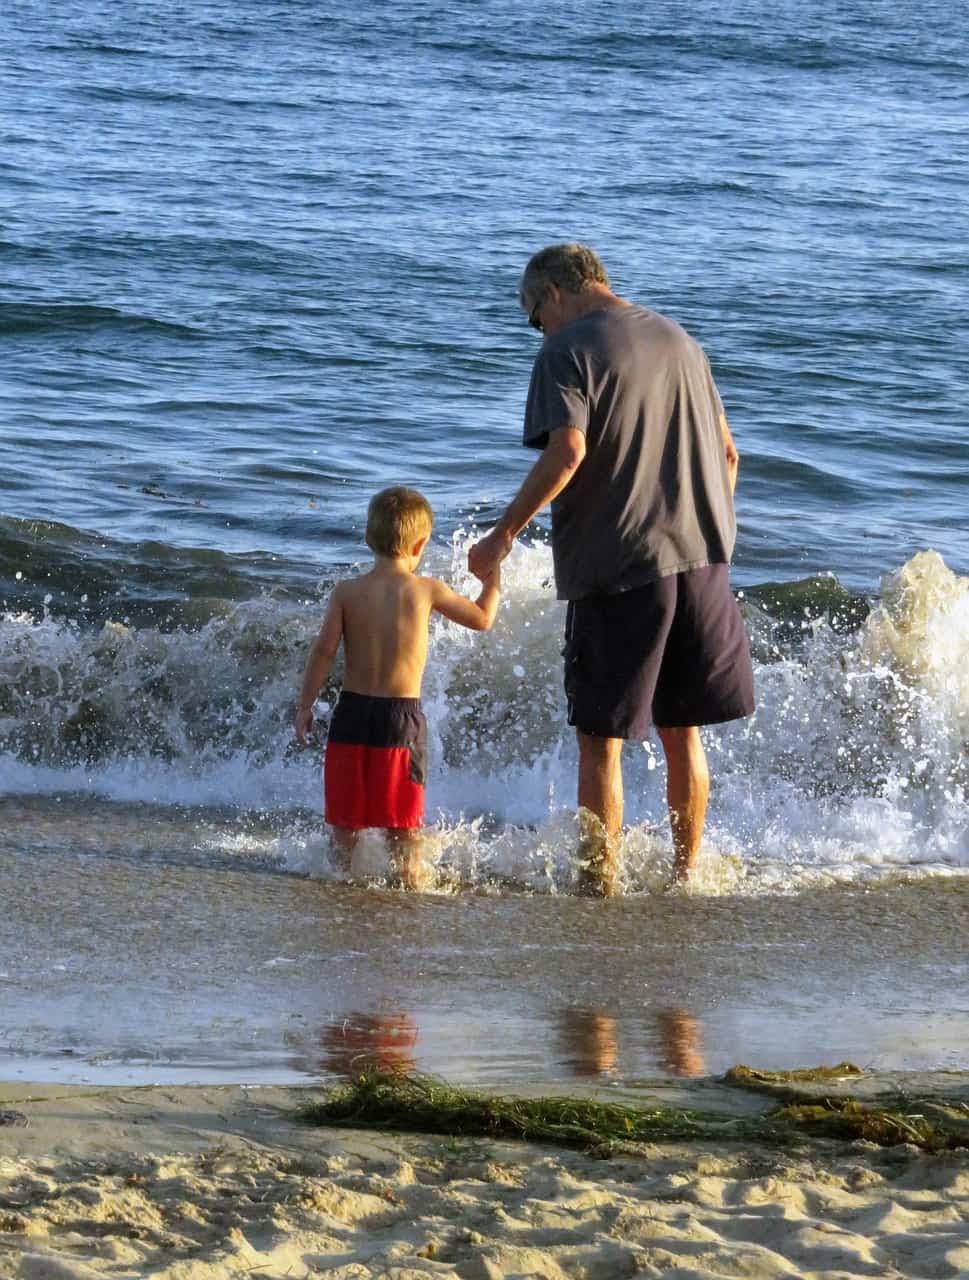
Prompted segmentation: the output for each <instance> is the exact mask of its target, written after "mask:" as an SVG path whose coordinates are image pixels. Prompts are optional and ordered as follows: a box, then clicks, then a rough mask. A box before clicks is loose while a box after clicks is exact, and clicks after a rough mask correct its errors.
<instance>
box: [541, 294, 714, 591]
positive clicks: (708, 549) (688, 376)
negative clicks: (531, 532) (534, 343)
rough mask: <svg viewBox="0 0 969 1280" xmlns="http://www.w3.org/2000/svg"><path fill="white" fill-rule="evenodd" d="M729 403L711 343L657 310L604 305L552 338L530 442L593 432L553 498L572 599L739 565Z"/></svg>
mask: <svg viewBox="0 0 969 1280" xmlns="http://www.w3.org/2000/svg"><path fill="white" fill-rule="evenodd" d="M722 412H723V406H722V404H721V402H720V396H719V394H718V392H717V388H716V386H715V384H714V381H713V375H712V374H711V372H710V366H709V364H708V362H707V358H706V356H705V355H704V353H703V350H702V348H701V347H700V345H699V343H697V342H695V341H694V340H693V338H691V337H690V336H689V334H687V333H685V332H684V330H683V329H681V328H680V326H679V325H678V324H675V323H674V322H673V321H672V320H668V319H667V318H666V317H665V316H661V315H658V314H657V313H656V312H655V311H648V310H647V309H646V308H645V307H636V306H610V307H604V308H602V309H601V310H597V311H593V312H590V313H589V314H587V315H584V316H581V317H580V318H579V319H578V320H574V321H573V322H572V323H571V324H568V325H566V326H565V327H564V328H562V329H559V330H558V331H557V332H556V333H554V334H551V335H550V336H549V337H547V338H546V339H545V341H544V342H543V344H542V349H541V351H540V352H539V354H538V357H537V358H536V360H535V367H534V369H533V370H532V380H531V385H530V386H529V389H528V402H527V404H526V407H525V431H524V443H525V444H526V445H529V446H531V447H533V448H536V449H544V447H545V445H546V444H547V443H548V438H549V434H550V433H551V432H552V431H555V430H557V429H559V428H562V427H575V428H576V429H577V430H579V431H582V432H584V433H585V437H586V455H585V459H584V460H583V462H582V464H581V466H580V467H579V469H578V471H577V472H576V473H575V475H574V476H573V478H572V480H571V481H570V483H569V485H568V486H567V488H566V489H564V490H563V492H562V493H561V494H559V496H558V497H557V498H556V499H555V500H554V502H553V503H552V555H553V560H554V563H555V582H556V588H557V593H558V597H559V599H560V600H580V599H582V598H583V597H584V596H591V595H608V594H613V593H615V592H619V591H628V590H630V589H631V588H633V587H639V586H643V585H645V584H646V583H647V582H652V581H653V580H654V579H656V578H661V577H664V576H665V575H667V574H671V573H680V572H683V571H684V570H686V569H698V568H700V567H702V566H703V565H708V564H726V563H728V562H729V560H730V555H731V552H732V551H733V544H734V538H735V536H736V523H735V517H734V506H733V497H732V495H731V492H730V481H729V476H728V472H727V461H726V454H725V450H724V443H723V436H722V433H721V429H720V414H721V413H722Z"/></svg>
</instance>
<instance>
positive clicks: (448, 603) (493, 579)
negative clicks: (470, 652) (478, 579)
mask: <svg viewBox="0 0 969 1280" xmlns="http://www.w3.org/2000/svg"><path fill="white" fill-rule="evenodd" d="M500 596H501V569H500V568H499V569H495V571H494V572H493V573H491V574H490V575H489V576H488V577H487V578H486V579H485V581H484V582H483V583H482V585H481V594H480V595H479V596H478V598H477V600H469V599H468V597H467V596H459V595H458V593H457V592H456V591H452V590H451V588H450V587H448V586H445V584H444V583H443V582H438V580H437V578H432V579H431V608H432V609H433V610H434V611H435V613H440V614H443V615H444V617H445V618H450V619H451V621H452V622H457V623H459V624H460V625H461V626H462V627H470V628H471V630H472V631H490V630H491V628H492V626H493V625H494V621H495V617H496V615H497V613H498V601H499V598H500Z"/></svg>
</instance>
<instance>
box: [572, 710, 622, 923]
mask: <svg viewBox="0 0 969 1280" xmlns="http://www.w3.org/2000/svg"><path fill="white" fill-rule="evenodd" d="M576 736H577V737H578V741H579V822H580V839H579V853H580V857H581V860H582V862H583V863H584V867H583V873H582V876H581V879H580V889H581V891H582V892H584V893H589V894H593V895H595V896H597V897H602V898H611V897H612V895H613V894H614V893H615V892H616V880H617V878H618V875H619V833H620V831H621V830H622V738H599V737H596V736H595V735H593V734H589V733H582V732H581V731H580V732H578V733H577V735H576ZM582 810H586V811H587V815H588V814H591V815H593V816H594V818H596V819H598V821H597V822H594V821H591V820H590V819H589V818H588V816H584V815H583V813H582Z"/></svg>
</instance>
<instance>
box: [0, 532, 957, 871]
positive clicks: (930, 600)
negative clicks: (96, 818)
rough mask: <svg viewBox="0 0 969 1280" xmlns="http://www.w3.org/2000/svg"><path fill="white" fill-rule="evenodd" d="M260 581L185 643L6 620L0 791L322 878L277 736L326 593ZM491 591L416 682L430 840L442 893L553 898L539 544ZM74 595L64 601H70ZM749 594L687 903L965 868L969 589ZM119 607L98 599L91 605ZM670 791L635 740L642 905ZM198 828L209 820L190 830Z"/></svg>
mask: <svg viewBox="0 0 969 1280" xmlns="http://www.w3.org/2000/svg"><path fill="white" fill-rule="evenodd" d="M143 550H144V549H143ZM464 553H465V538H464V536H463V535H462V534H460V533H459V534H458V535H456V537H455V539H454V543H453V545H452V547H451V550H450V560H449V561H447V560H446V559H445V561H444V562H443V563H438V564H436V565H434V566H432V571H435V572H438V573H441V574H442V575H443V576H446V577H449V578H450V579H451V580H452V581H453V582H455V584H456V585H458V586H459V587H460V586H461V585H462V583H463V582H464V581H465V580H464V571H463V569H462V566H463V563H464ZM186 554H187V553H186ZM199 554H201V553H199ZM162 559H164V557H162ZM256 560H258V558H255V559H254V565H255V569H256V570H258V572H255V571H254V572H253V574H252V575H251V576H250V575H249V573H248V569H247V567H246V566H245V565H243V566H241V568H239V573H240V575H241V579H243V580H244V586H245V590H242V589H240V591H239V593H238V594H241V595H243V596H246V595H249V596H250V598H242V599H237V600H235V601H233V600H231V599H223V600H222V601H221V602H220V605H219V608H218V609H211V610H207V611H204V612H203V613H202V614H201V615H199V616H198V617H197V618H196V620H195V621H194V622H191V621H189V620H188V617H189V615H188V614H186V615H184V616H183V617H182V618H181V620H180V621H179V622H177V624H173V623H172V622H171V620H170V619H169V621H168V623H167V624H166V625H161V624H155V623H153V622H152V621H151V619H150V618H147V620H146V621H145V625H132V623H131V621H130V617H129V622H128V623H127V624H126V623H124V622H122V621H120V620H119V618H117V617H114V618H112V617H109V616H102V617H100V618H96V617H92V616H91V614H90V612H88V613H85V612H84V609H83V607H82V606H80V605H79V606H78V616H72V614H71V610H70V608H69V606H68V604H67V603H62V607H61V608H60V609H59V610H58V612H53V611H52V610H51V608H50V607H43V606H38V605H37V602H36V600H31V601H30V602H29V607H21V608H17V607H13V608H9V607H8V610H7V612H5V613H4V614H3V615H2V621H0V794H5V795H7V796H12V795H21V796H23V795H28V796H33V797H35V798H38V799H40V798H42V797H50V798H51V799H52V800H53V798H55V797H58V798H60V797H64V796H68V795H69V796H71V797H72V798H73V801H74V807H73V809H72V812H73V813H74V814H75V818H76V815H77V813H78V812H79V810H78V807H77V806H78V804H79V803H83V800H84V798H85V797H87V798H88V799H89V800H90V801H91V802H92V804H93V803H94V802H95V800H96V801H97V802H98V803H99V804H100V803H102V802H104V801H109V802H113V803H121V804H129V805H142V806H150V807H151V812H152V814H153V815H154V816H153V817H152V818H151V821H152V822H157V821H159V818H158V814H159V813H169V814H170V815H171V819H170V820H171V822H172V824H173V827H174V825H176V824H181V825H182V826H183V827H184V825H185V824H186V823H187V824H189V826H191V824H192V822H196V824H197V825H198V828H199V831H200V832H201V830H202V826H204V828H205V834H204V837H203V836H202V835H201V834H200V835H199V837H198V841H197V843H198V847H199V850H200V856H203V855H204V854H205V851H206V850H208V851H209V852H210V853H211V854H212V856H216V855H218V856H219V857H225V856H238V858H239V860H240V864H241V863H243V862H244V861H245V859H246V858H259V859H261V860H263V861H265V860H266V859H268V860H270V861H272V862H274V863H275V864H277V865H278V866H280V867H281V868H284V869H287V870H291V871H296V872H309V873H311V874H320V875H327V874H330V872H329V870H328V868H329V863H328V858H327V846H326V841H325V839H324V837H323V836H322V834H321V833H320V824H319V817H318V808H319V800H320V794H319V793H320V779H319V746H320V745H321V740H318V742H317V744H316V745H315V746H314V747H313V748H311V749H309V750H305V751H301V750H298V749H297V748H296V746H295V744H294V742H293V739H292V733H291V728H290V723H291V710H292V703H293V694H294V689H295V686H296V683H297V680H298V678H299V675H300V672H301V669H302V665H303V661H304V659H305V654H306V651H307V647H308V645H309V643H310V640H311V638H312V635H313V633H314V631H315V628H316V626H317V624H318V619H319V616H320V612H321V606H322V596H321V595H320V593H319V591H314V594H313V598H312V600H311V601H306V600H305V599H303V600H302V601H301V600H300V599H299V598H298V595H297V591H296V590H295V585H296V580H295V579H294V584H293V585H294V589H293V590H291V591H288V592H286V593H285V594H283V595H280V594H278V593H277V594H272V593H270V592H269V591H267V590H265V589H263V590H262V592H261V593H259V594H253V592H255V591H256V590H257V589H258V585H259V577H260V575H261V573H262V572H263V569H264V566H262V565H260V564H257V563H256ZM193 563H194V562H193ZM198 563H199V564H200V565H203V567H204V568H205V569H206V570H209V569H212V568H213V566H211V565H208V564H207V563H206V564H203V562H202V561H199V562H198ZM251 567H252V566H250V568H251ZM171 569H172V573H173V574H177V573H179V572H183V571H184V564H181V565H179V564H173V565H172V566H171ZM159 572H162V573H163V571H162V570H159ZM297 576H298V577H301V578H302V583H301V585H303V586H304V588H305V584H306V580H307V579H306V577H305V576H304V575H303V574H302V573H301V574H299V575H297ZM504 577H505V586H504V596H503V603H502V608H501V612H500V615H499V620H498V623H497V625H496V627H495V629H494V631H493V632H491V633H490V634H489V635H487V636H484V637H482V636H480V635H475V634H472V633H470V632H467V631H464V630H462V629H461V628H459V627H456V626H453V625H452V624H450V623H447V622H441V623H438V624H436V625H435V628H434V632H433V638H432V645H431V656H430V661H429V664H428V671H427V676H426V680H425V703H426V707H427V711H428V719H429V721H430V723H431V732H432V777H431V781H430V785H429V789H428V808H429V817H431V816H434V815H436V819H437V821H436V826H435V831H434V834H433V836H432V840H433V842H434V844H435V845H436V847H437V851H438V855H439V860H440V865H441V868H442V874H443V876H444V879H445V882H447V883H450V884H451V885H453V886H454V887H458V888H461V887H473V888H476V889H478V890H483V889H486V888H488V887H496V886H497V887H498V888H502V887H507V886H509V885H511V886H515V887H518V888H526V889H530V890H534V891H541V892H560V891H567V890H568V888H569V887H570V884H571V878H572V875H573V871H574V866H573V863H574V860H573V858H572V856H571V855H572V848H573V846H574V840H575V833H574V821H575V819H574V815H573V813H572V809H573V797H574V771H575V751H574V745H573V740H572V734H571V731H570V730H569V729H568V727H567V726H566V724H565V714H564V698H563V696H562V692H561V659H560V647H561V632H562V625H563V606H561V605H560V604H559V603H558V602H556V601H555V599H554V594H553V590H552V583H551V558H550V554H549V551H548V548H547V547H545V546H544V545H541V544H535V545H531V546H519V547H518V548H516V550H515V552H514V553H513V555H512V558H511V559H510V561H509V562H508V566H507V571H506V573H505V575H504ZM83 585H84V584H83V580H81V579H78V580H76V581H75V587H74V592H75V596H74V598H75V599H76V600H77V601H80V597H81V595H83V594H85V593H84V592H83V590H80V589H79V588H82V587H83ZM156 585H157V584H156ZM263 586H264V584H263ZM739 595H740V596H741V604H742V607H743V609H744V612H745V617H746V620H747V625H748V628H749V631H750V634H751V640H752V645H753V651H754V656H755V666H756V677H757V690H758V708H757V711H756V714H755V715H754V716H753V717H751V718H750V719H749V720H746V721H743V722H740V723H737V724H734V725H726V726H719V727H717V728H714V729H709V730H706V731H705V741H706V743H707V749H708V754H709V757H710V765H711V773H712V776H713V795H712V798H711V809H710V820H709V827H708V837H707V847H706V849H705V852H704V855H703V858H702V859H701V868H700V874H699V876H698V879H697V889H698V890H699V891H701V892H710V893H721V892H762V891H790V890H797V889H804V888H808V887H811V886H815V885H822V884H834V883H844V882H858V881H883V880H885V879H886V878H897V877H900V876H902V877H908V876H916V875H926V874H934V875H953V874H962V873H964V872H966V871H969V803H967V791H969V763H967V745H969V663H967V661H966V657H967V652H969V646H967V637H969V580H967V579H964V578H958V577H957V576H956V575H955V574H954V573H952V572H951V571H950V570H949V569H948V568H947V566H946V565H945V564H944V563H943V561H942V560H941V558H940V557H939V556H938V555H936V554H935V553H934V552H929V551H927V552H922V553H920V554H919V555H917V556H915V557H914V558H913V559H911V560H910V561H909V562H908V563H906V564H905V565H903V566H902V567H901V568H900V569H899V570H898V571H897V572H895V573H893V574H890V575H888V576H887V577H886V579H885V580H884V581H883V583H882V586H881V590H880V593H879V596H878V598H877V599H876V600H874V601H871V602H869V601H867V600H865V599H863V598H861V597H859V596H857V595H856V594H852V593H850V592H848V591H846V590H844V589H843V588H842V587H841V586H840V584H839V583H838V582H837V580H836V579H835V578H834V577H821V578H814V579H808V580H805V581H802V582H796V583H784V584H767V585H765V586H763V587H759V588H753V589H749V590H747V591H745V592H741V593H739ZM161 596H162V597H164V596H166V592H165V591H162V592H161ZM206 598H208V597H206ZM9 603H10V601H9V600H8V606H9ZM116 603H117V600H116V598H112V597H111V596H109V595H105V597H104V599H103V601H102V606H103V607H104V608H107V607H108V606H109V605H114V604H116ZM124 616H127V615H124ZM336 690H337V684H336V683H335V682H331V684H330V685H329V687H328V688H327V689H326V690H324V693H323V695H322V698H321V702H320V707H319V711H320V717H319V719H320V726H321V727H320V735H322V733H323V732H324V729H325V722H326V716H327V710H328V707H329V706H331V705H332V703H333V701H334V699H335V696H336ZM664 782H665V769H664V765H663V760H662V756H661V753H660V752H659V751H658V749H657V747H656V745H655V744H653V743H650V742H647V743H644V744H630V745H629V747H628V748H627V753H626V793H627V821H628V823H629V831H628V834H627V837H626V864H627V871H626V874H627V880H628V885H627V887H628V889H629V890H631V891H636V890H650V889H653V888H659V887H660V886H662V885H664V884H665V883H666V879H667V877H668V869H669V862H668V859H669V834H668V828H667V825H666V822H665V806H664V800H663V796H664ZM202 810H205V811H210V812H214V811H218V813H219V814H220V815H221V817H220V821H219V822H217V823H215V824H214V826H213V823H212V822H211V821H208V820H207V821H206V822H205V823H199V822H198V814H199V812H200V811H202ZM193 815H195V816H194V817H193ZM148 820H149V819H148V818H147V817H146V819H145V821H146V822H147V821H148ZM24 839H25V842H26V844H27V845H29V843H30V836H29V832H27V833H25V835H24ZM136 843H137V842H135V844H136ZM132 852H133V853H137V849H136V848H135V847H133V848H132ZM382 857H383V855H382V851H381V849H380V848H379V846H378V843H377V842H376V841H372V842H370V844H369V845H366V844H365V846H364V849H363V853H362V861H361V867H362V869H363V870H364V871H368V870H369V871H370V872H371V873H372V874H373V875H374V876H377V877H379V875H380V874H381V867H382V865H383V864H382V861H381V859H382Z"/></svg>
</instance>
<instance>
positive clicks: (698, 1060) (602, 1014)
mask: <svg viewBox="0 0 969 1280" xmlns="http://www.w3.org/2000/svg"><path fill="white" fill-rule="evenodd" d="M558 1030H559V1039H560V1042H561V1045H562V1061H563V1063H564V1065H565V1066H566V1067H567V1068H568V1070H569V1073H570V1075H573V1076H575V1077H577V1078H578V1079H589V1078H590V1077H594V1076H611V1075H614V1074H616V1073H617V1071H618V1067H619V1055H620V1036H619V1023H618V1021H617V1019H616V1018H614V1017H613V1016H612V1014H609V1013H607V1012H606V1011H605V1010H603V1009H597V1008H585V1009H583V1008H578V1009H565V1010H563V1011H562V1013H561V1014H560V1016H559V1020H558ZM656 1030H657V1034H658V1038H659V1048H660V1058H659V1061H660V1064H661V1066H662V1067H663V1069H664V1070H665V1071H668V1072H669V1073H670V1074H671V1075H674V1076H687V1077H693V1076H700V1075H702V1074H703V1072H704V1070H705V1069H706V1063H705V1060H704V1057H703V1033H702V1031H701V1029H700V1024H699V1022H698V1021H697V1019H696V1018H695V1017H694V1016H693V1015H692V1014H690V1013H687V1011H686V1010H685V1009H680V1008H676V1007H673V1008H669V1009H661V1010H660V1011H659V1012H658V1013H657V1014H656Z"/></svg>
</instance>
